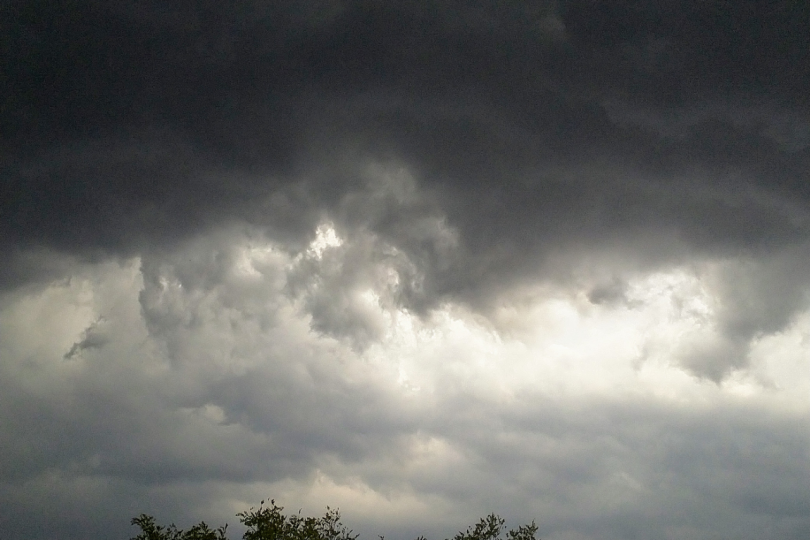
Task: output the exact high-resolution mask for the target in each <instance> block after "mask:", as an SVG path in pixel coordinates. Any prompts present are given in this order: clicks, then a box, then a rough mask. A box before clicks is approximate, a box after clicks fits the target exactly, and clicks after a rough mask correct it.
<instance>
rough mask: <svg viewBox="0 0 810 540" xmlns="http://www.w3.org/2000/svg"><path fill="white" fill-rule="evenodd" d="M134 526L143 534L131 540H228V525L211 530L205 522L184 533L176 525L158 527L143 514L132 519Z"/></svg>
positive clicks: (150, 518)
mask: <svg viewBox="0 0 810 540" xmlns="http://www.w3.org/2000/svg"><path fill="white" fill-rule="evenodd" d="M132 524H133V525H137V526H138V527H140V528H141V534H139V535H138V536H134V537H132V538H131V539H130V540H227V537H226V536H225V529H227V528H228V526H227V525H224V526H222V527H219V528H218V529H211V528H210V527H209V526H208V525H206V524H205V522H204V521H201V522H200V523H198V524H197V525H194V526H193V527H192V528H190V529H189V530H187V531H184V530H182V529H178V528H177V527H175V525H174V523H172V524H171V525H169V526H168V527H162V526H160V525H156V524H155V518H153V517H152V516H147V515H146V514H141V515H140V516H138V517H136V518H132Z"/></svg>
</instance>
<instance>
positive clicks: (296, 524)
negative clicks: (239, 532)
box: [236, 501, 357, 540]
mask: <svg viewBox="0 0 810 540" xmlns="http://www.w3.org/2000/svg"><path fill="white" fill-rule="evenodd" d="M282 510H284V508H283V507H281V506H276V501H270V506H264V501H262V504H261V505H260V506H259V509H258V510H253V508H251V509H250V510H248V511H247V512H240V513H239V514H236V515H237V516H238V517H239V521H241V522H242V523H243V524H244V525H245V526H246V527H247V528H248V530H247V531H246V532H245V534H244V536H243V539H244V540H356V538H357V535H354V536H353V535H352V531H350V530H349V529H347V528H346V527H344V526H343V525H342V524H341V523H340V512H338V511H337V510H332V509H331V508H329V507H328V506H327V507H326V514H325V515H324V516H323V517H319V518H313V517H301V515H300V512H299V514H298V515H292V516H285V515H284V514H282V513H281V511H282Z"/></svg>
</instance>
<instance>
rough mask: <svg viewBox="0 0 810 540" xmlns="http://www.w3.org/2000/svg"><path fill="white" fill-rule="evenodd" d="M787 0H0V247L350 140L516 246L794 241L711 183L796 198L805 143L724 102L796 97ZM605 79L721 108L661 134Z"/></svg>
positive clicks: (196, 221) (294, 167)
mask: <svg viewBox="0 0 810 540" xmlns="http://www.w3.org/2000/svg"><path fill="white" fill-rule="evenodd" d="M806 10H807V8H806V7H805V6H804V5H803V4H802V3H795V2H793V3H790V2H782V3H773V2H762V3H757V2H754V3H742V4H733V5H732V4H726V3H707V2H699V3H689V2H669V3H667V2H663V3H649V4H638V3H624V2H617V3H610V4H598V5H597V4H594V3H591V2H562V3H559V4H558V3H556V2H539V3H533V4H532V3H529V4H525V3H517V2H515V3H512V2H506V3H493V4H488V3H463V2H457V3H450V4H447V3H441V4H440V3H435V4H434V3H421V2H412V3H408V2H406V3H398V4H396V5H393V4H387V5H383V4H379V3H366V2H320V3H308V4H296V3H289V2H287V3H273V4H264V3H256V2H245V3H239V4H234V3H230V2H209V3H203V4H193V5H192V4H185V3H172V4H163V3H158V2H137V3H136V2H125V3H114V4H106V3H100V2H90V3H73V2H56V3H54V2H28V3H16V4H11V5H9V4H6V6H5V7H4V11H5V13H6V16H5V17H4V22H3V25H4V29H3V34H4V35H5V36H6V37H5V40H6V42H7V45H8V46H7V47H6V49H5V50H6V51H7V52H6V53H5V65H6V66H7V69H6V72H7V76H6V78H7V84H6V87H7V88H8V92H7V94H6V96H5V98H4V102H3V133H4V135H5V136H4V143H3V155H4V162H5V165H4V173H3V176H4V184H5V185H4V192H5V193H6V194H8V196H6V197H4V203H3V211H2V216H3V229H2V236H3V244H4V246H5V247H4V249H5V250H8V249H10V246H11V245H19V244H22V245H29V244H32V243H34V244H45V245H47V246H53V247H56V248H58V249H63V250H68V251H72V250H75V249H82V250H91V251H93V250H101V251H102V252H112V253H116V252H120V251H122V250H123V251H127V250H131V249H137V246H138V245H141V244H142V243H143V242H156V241H158V242H160V241H164V240H163V239H165V238H174V237H176V236H178V235H179V236H184V235H187V234H189V233H190V232H192V231H195V230H198V229H200V228H201V227H205V226H206V225H209V224H211V223H212V222H213V223H216V222H218V221H221V220H223V219H229V218H234V217H236V218H241V219H253V220H259V221H261V220H263V219H270V220H272V218H271V217H266V214H268V213H272V212H273V210H274V209H273V208H268V209H263V208H262V207H261V203H260V202H259V201H267V200H268V199H269V197H270V196H271V195H272V194H274V193H278V192H279V191H280V190H283V188H284V187H285V186H288V185H289V183H290V182H295V181H297V180H299V179H300V177H301V175H302V174H304V173H305V172H306V171H307V170H309V169H310V168H311V167H312V163H316V164H317V163H322V164H328V163H330V162H331V161H332V160H334V159H335V157H336V155H339V154H340V153H342V152H345V151H348V150H349V149H351V150H354V151H355V152H356V153H357V154H356V155H357V158H358V159H365V160H368V159H378V160H379V159H383V160H385V159H391V158H393V159H396V160H399V161H401V162H404V164H405V165H406V166H407V167H410V168H412V169H413V170H414V174H416V175H417V178H418V180H419V181H420V182H422V183H424V184H425V185H438V186H439V187H440V189H439V191H440V192H441V195H440V196H443V198H442V200H443V203H444V206H443V208H444V209H445V211H446V212H447V213H448V215H449V217H450V219H451V221H452V222H453V223H454V224H457V225H458V226H459V227H460V228H461V234H462V236H463V240H464V245H465V247H467V248H468V249H469V251H470V255H471V256H480V257H486V256H487V255H488V254H491V252H492V251H493V250H494V249H495V247H494V246H497V245H500V246H502V247H501V248H499V249H502V250H504V252H505V253H506V254H507V256H509V255H510V246H509V244H510V243H512V244H515V245H516V246H521V247H520V248H518V247H515V248H514V249H516V250H519V251H520V252H522V253H524V254H525V253H528V254H529V258H530V260H531V258H532V257H536V255H537V252H538V251H542V250H543V246H546V245H548V244H549V243H553V244H557V245H563V246H564V245H565V243H566V242H572V241H586V242H596V241H601V240H602V237H603V235H605V234H606V235H610V234H611V233H612V234H616V235H629V236H633V235H635V234H638V229H640V228H646V227H651V226H653V227H657V228H666V227H672V228H674V229H676V230H678V231H680V233H681V234H682V235H683V236H684V237H685V238H686V240H687V241H688V243H690V244H694V245H697V246H698V247H704V248H706V249H716V248H717V247H721V246H722V247H725V246H729V245H731V246H732V247H734V246H740V245H742V246H747V245H748V244H754V245H757V244H761V243H769V242H777V243H780V242H789V241H790V240H791V239H795V237H796V236H797V235H798V236H801V237H803V236H804V232H805V231H804V228H803V227H801V228H797V227H796V225H795V224H792V223H790V222H788V221H787V220H786V219H785V217H784V216H783V215H781V214H779V212H776V213H773V212H770V213H769V212H766V211H764V210H763V209H761V208H759V207H758V206H757V205H756V204H755V203H754V202H753V201H749V202H744V203H743V204H737V205H734V204H730V203H728V202H727V201H724V200H722V199H723V197H722V196H723V195H726V194H729V193H735V192H737V191H738V190H740V189H744V188H745V187H746V186H761V187H762V188H763V189H766V190H769V191H774V192H775V193H777V194H779V195H782V196H784V197H786V198H788V199H790V198H794V197H800V198H801V199H802V200H806V198H807V193H806V189H807V185H809V184H810V183H808V182H807V170H808V164H809V163H810V157H808V155H809V154H808V152H810V150H808V149H806V148H805V149H802V150H797V151H794V152H788V151H786V150H784V149H782V148H780V147H779V146H778V145H777V144H776V143H775V142H774V141H773V140H772V139H770V138H769V137H768V136H767V128H768V126H767V125H762V124H757V125H742V126H739V125H735V124H734V122H733V121H734V120H735V119H734V118H730V117H729V112H728V109H729V107H730V105H731V104H733V105H734V106H735V107H737V108H743V109H745V108H746V106H748V105H749V104H751V106H758V107H760V108H763V107H764V108H765V110H766V111H767V110H769V108H770V109H772V110H773V111H774V114H775V113H776V112H779V111H788V112H789V113H790V114H793V115H794V116H796V118H797V120H799V121H801V120H802V119H803V120H804V121H805V122H806V121H807V114H808V110H807V103H806V98H805V92H804V91H803V89H804V88H806V87H807V86H808V84H805V83H807V82H808V81H807V80H806V79H807V77H808V75H807V73H808V72H810V69H808V68H809V67H810V66H808V62H810V60H808V58H807V50H808V43H807V42H808V37H807V33H806V32H803V31H802V30H803V27H802V26H801V25H802V23H801V21H802V20H806V18H807V17H806V15H807V13H806ZM803 16H804V17H803ZM606 102H612V103H613V102H618V103H622V104H624V106H625V107H626V108H630V109H637V110H645V109H649V111H650V114H652V115H655V114H659V115H664V116H665V117H673V116H677V115H678V114H679V112H680V111H684V114H686V113H688V112H690V110H691V109H693V108H702V107H709V108H710V110H711V108H712V107H716V106H717V105H716V104H718V103H719V104H720V106H723V107H725V109H723V108H720V109H718V112H717V114H714V115H713V114H711V112H710V113H708V118H703V119H700V121H698V122H697V123H696V124H695V125H694V126H693V127H692V128H690V130H689V131H688V133H687V134H686V135H684V136H682V137H666V136H663V135H660V134H658V133H655V132H650V131H647V130H645V129H642V128H634V127H632V126H629V127H628V126H627V125H626V124H617V123H615V122H614V120H613V119H612V118H611V117H610V116H609V115H608V114H607V113H606V111H605V109H604V104H605V103H606ZM764 122H765V124H767V118H765V119H764ZM596 171H599V172H598V173H597V172H596ZM350 176H351V175H350ZM685 180H686V181H687V182H686V184H683V183H682V182H684V181H685ZM650 182H653V183H654V184H653V186H654V187H653V188H652V189H649V188H648V186H649V183H650ZM691 182H695V183H697V184H708V185H711V186H716V187H717V189H718V190H719V191H720V195H721V196H720V197H719V198H718V199H716V200H714V201H706V200H705V199H704V197H702V195H700V194H694V186H693V185H692V184H691ZM659 184H662V185H659ZM352 185H353V183H352V181H351V180H350V179H347V178H345V177H337V178H328V179H323V180H322V183H319V184H318V185H316V186H313V189H314V190H315V191H317V192H318V194H317V195H315V196H313V197H312V200H306V201H301V204H302V205H304V206H306V207H308V208H318V207H321V208H326V209H330V208H333V207H334V205H335V204H336V200H338V199H339V198H340V197H341V196H342V195H343V194H345V192H346V190H347V189H351V188H352ZM670 189H671V190H674V191H679V192H682V193H681V194H679V195H678V197H679V198H678V199H676V200H675V201H672V200H671V199H670V196H671V193H669V190H670ZM454 203H455V204H454ZM262 210H264V212H263V211H262ZM285 217H287V216H285ZM482 218H483V219H482ZM278 221H282V220H280V219H279V220H278ZM743 222H745V223H749V224H750V223H752V222H753V223H757V224H758V225H751V226H750V227H749V228H747V229H746V228H745V227H742V228H741V227H740V226H739V225H740V224H742V223H743ZM311 224H312V223H311V221H308V220H304V223H301V225H303V226H305V227H309V226H310V225H311ZM291 226H292V225H288V227H291ZM300 233H301V231H300V230H299V234H300ZM535 238H539V239H538V240H533V239H535ZM504 243H505V244H506V245H505V246H504ZM526 243H528V245H529V249H525V248H523V247H522V246H524V245H525V244H526ZM523 256H525V255H520V254H512V257H513V258H514V259H521V258H522V257H523ZM5 264H6V265H8V264H13V263H9V262H6V263H5ZM481 271H485V270H481ZM437 279H439V278H437ZM468 280H473V281H474V280H475V278H474V277H469V278H468ZM466 286H474V284H467V285H466ZM448 287H449V285H437V288H439V289H444V288H448Z"/></svg>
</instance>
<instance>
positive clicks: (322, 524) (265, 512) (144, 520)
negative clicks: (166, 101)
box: [130, 500, 539, 540]
mask: <svg viewBox="0 0 810 540" xmlns="http://www.w3.org/2000/svg"><path fill="white" fill-rule="evenodd" d="M283 510H284V508H283V507H281V506H278V505H276V502H275V501H273V500H271V501H270V504H269V505H268V506H265V504H264V501H262V502H261V504H260V505H259V508H258V509H253V508H251V509H250V510H248V511H246V512H240V513H238V514H236V515H237V517H238V518H239V522H240V523H242V524H243V525H244V526H245V527H246V528H247V530H246V531H245V534H244V535H243V536H242V539H243V540H357V535H356V534H353V533H352V531H351V530H350V529H347V528H346V527H345V526H344V525H343V524H342V523H341V522H340V512H339V511H338V510H334V509H332V508H329V507H328V506H327V507H326V513H325V514H324V515H323V517H317V518H315V517H303V516H301V513H300V512H299V513H298V514H293V515H289V516H287V515H285V514H284V513H283ZM132 524H133V525H137V526H138V527H140V529H141V533H140V534H139V535H138V536H134V537H132V538H131V539H130V540H227V537H226V536H225V531H226V529H227V525H223V526H222V527H219V528H217V529H211V528H210V527H209V526H208V525H206V523H205V522H204V521H202V522H200V523H199V524H197V525H194V526H193V527H191V528H190V529H188V530H187V531H184V530H182V529H178V528H177V527H176V526H175V525H174V524H171V525H169V526H168V527H163V526H160V525H157V524H156V523H155V518H153V517H152V516H148V515H146V514H141V515H140V516H138V517H136V518H133V519H132ZM504 525H505V521H504V520H503V519H502V518H501V517H499V516H498V515H496V514H490V515H488V516H487V517H485V518H481V520H479V522H478V523H477V524H475V525H473V526H471V527H468V528H467V530H466V531H464V532H459V533H457V534H456V535H455V536H454V537H453V539H452V540H501V533H502V532H503V529H504ZM536 533H537V525H535V523H534V521H532V522H531V524H529V525H521V526H520V527H518V528H517V529H512V530H510V531H509V532H508V533H507V534H506V539H505V540H539V539H536V538H535V536H534V535H535V534H536ZM380 540H384V537H383V536H380ZM416 540H426V539H425V537H424V536H420V537H418V538H417V539H416Z"/></svg>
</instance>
